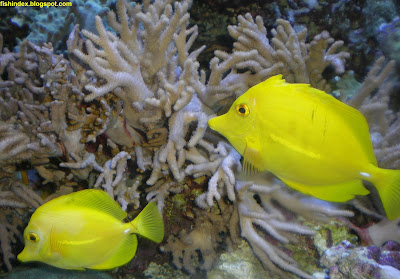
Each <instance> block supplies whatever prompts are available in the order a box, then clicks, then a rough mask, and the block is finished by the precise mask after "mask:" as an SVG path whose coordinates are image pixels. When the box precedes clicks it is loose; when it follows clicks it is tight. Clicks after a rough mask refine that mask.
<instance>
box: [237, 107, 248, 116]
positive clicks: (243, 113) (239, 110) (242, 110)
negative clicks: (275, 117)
mask: <svg viewBox="0 0 400 279" xmlns="http://www.w3.org/2000/svg"><path fill="white" fill-rule="evenodd" d="M236 112H237V113H238V114H239V115H240V116H243V117H246V116H248V115H249V114H250V108H249V106H248V105H246V104H240V105H237V106H236Z"/></svg>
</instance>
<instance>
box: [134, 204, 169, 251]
mask: <svg viewBox="0 0 400 279" xmlns="http://www.w3.org/2000/svg"><path fill="white" fill-rule="evenodd" d="M131 224H132V225H133V227H134V228H135V233H137V234H140V235H141V236H144V237H146V238H148V239H150V240H151V241H154V242H157V243H160V242H161V241H162V240H163V238H164V220H163V217H162V215H161V214H160V212H159V211H158V209H157V205H156V204H155V203H154V202H151V203H149V204H148V205H146V207H145V208H144V209H143V210H142V212H140V213H139V215H138V216H137V217H136V218H135V219H134V220H133V221H132V222H131Z"/></svg>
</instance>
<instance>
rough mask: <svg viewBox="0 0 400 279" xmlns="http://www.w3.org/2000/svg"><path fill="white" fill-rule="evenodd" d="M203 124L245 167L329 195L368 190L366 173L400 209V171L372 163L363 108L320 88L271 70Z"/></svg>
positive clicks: (389, 204)
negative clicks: (220, 137)
mask: <svg viewBox="0 0 400 279" xmlns="http://www.w3.org/2000/svg"><path fill="white" fill-rule="evenodd" d="M208 124H209V126H210V128H211V129H213V130H215V131H217V132H219V133H221V134H222V135H223V136H225V137H226V138H227V139H228V140H229V142H230V143H231V144H232V145H233V147H234V148H235V149H236V150H237V151H238V152H239V153H240V154H242V155H243V157H244V163H243V164H244V169H245V170H246V169H248V168H249V166H251V168H253V167H254V168H255V169H257V170H260V171H270V172H272V173H273V174H275V175H276V176H277V177H278V178H280V179H281V180H282V181H284V182H285V183H286V184H287V185H289V186H290V187H292V188H294V189H296V190H298V191H300V192H303V193H305V194H309V195H311V196H314V197H317V198H320V199H323V200H327V201H333V202H344V201H347V200H350V199H352V198H353V197H354V196H355V195H367V194H368V193H369V191H368V190H367V189H365V188H364V186H363V184H362V180H366V181H370V182H371V183H373V184H374V185H375V187H376V188H377V190H378V193H379V195H380V197H381V200H382V203H383V206H384V209H385V211H386V214H387V216H388V218H389V219H395V218H397V217H399V216H400V171H399V170H387V169H381V168H379V167H378V166H377V161H376V158H375V156H374V153H373V147H372V143H371V140H370V135H369V131H368V124H367V122H366V120H365V118H364V116H363V115H362V114H361V113H360V112H359V111H357V110H356V109H354V108H352V107H350V106H348V105H346V104H344V103H342V102H340V101H338V100H336V99H335V98H333V97H332V96H330V95H328V94H326V93H325V92H323V91H321V90H318V89H315V88H312V87H310V85H308V84H289V83H287V82H285V80H284V79H282V76H281V75H277V76H273V77H271V78H269V79H267V80H266V81H264V82H261V83H259V84H257V85H255V86H253V87H252V88H250V89H249V90H248V91H247V92H246V93H244V94H243V95H242V96H240V97H239V98H238V99H237V100H236V101H235V102H234V103H233V104H232V107H231V108H230V110H229V111H228V112H227V113H226V114H224V115H221V116H218V117H215V118H212V119H210V120H209V122H208Z"/></svg>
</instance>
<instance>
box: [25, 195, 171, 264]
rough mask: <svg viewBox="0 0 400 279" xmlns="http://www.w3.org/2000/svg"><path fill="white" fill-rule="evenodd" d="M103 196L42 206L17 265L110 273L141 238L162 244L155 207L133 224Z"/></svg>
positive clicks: (59, 200)
mask: <svg viewBox="0 0 400 279" xmlns="http://www.w3.org/2000/svg"><path fill="white" fill-rule="evenodd" d="M126 215H127V214H126V212H124V211H123V210H122V209H121V207H120V206H119V205H118V204H117V203H116V202H115V201H114V200H113V199H111V198H110V197H109V196H108V195H107V193H105V192H104V191H101V190H94V189H89V190H83V191H78V192H75V193H71V194H68V195H65V196H61V197H58V198H56V199H53V200H51V201H49V202H47V203H45V204H43V205H42V206H40V207H39V208H38V209H37V210H36V211H35V212H34V214H33V215H32V217H31V220H30V221H29V224H28V226H27V227H26V228H25V231H24V239H25V248H24V250H23V251H22V252H21V253H20V254H19V255H18V260H20V261H22V262H26V261H39V262H44V263H46V264H49V265H52V266H56V267H59V268H64V269H85V268H90V269H111V268H115V267H118V266H121V265H124V264H126V263H128V262H129V261H130V260H131V259H132V258H133V256H134V255H135V253H136V248H137V236H136V234H139V235H141V236H144V237H146V238H149V239H150V240H152V241H155V242H157V243H159V242H161V241H162V239H163V237H164V222H163V218H162V216H161V215H160V213H159V212H158V209H157V206H156V204H155V203H149V204H148V205H147V206H146V207H145V208H144V209H143V211H142V212H141V213H140V214H139V215H138V216H137V217H136V218H135V219H134V220H133V221H132V222H128V223H125V222H123V219H125V218H126Z"/></svg>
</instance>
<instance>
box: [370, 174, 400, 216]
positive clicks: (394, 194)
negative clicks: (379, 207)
mask: <svg viewBox="0 0 400 279" xmlns="http://www.w3.org/2000/svg"><path fill="white" fill-rule="evenodd" d="M375 173H376V175H375ZM375 173H374V178H373V179H372V180H373V181H371V182H373V183H374V185H375V187H376V189H377V190H378V193H379V196H380V197H381V200H382V204H383V208H384V209H385V212H386V215H387V217H388V219H389V220H394V219H396V218H398V217H400V170H388V169H377V170H376V172H375Z"/></svg>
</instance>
